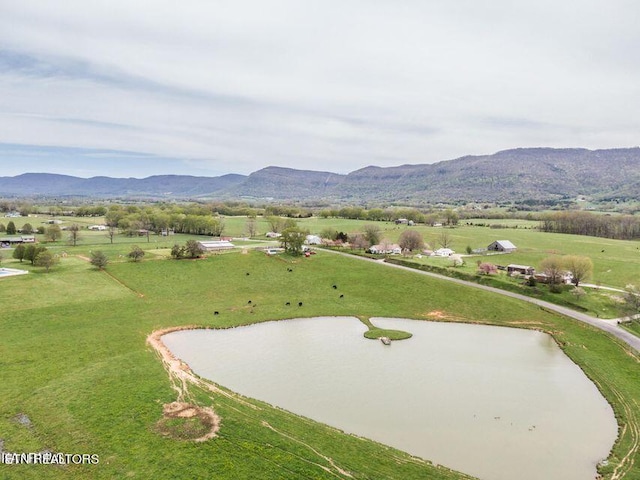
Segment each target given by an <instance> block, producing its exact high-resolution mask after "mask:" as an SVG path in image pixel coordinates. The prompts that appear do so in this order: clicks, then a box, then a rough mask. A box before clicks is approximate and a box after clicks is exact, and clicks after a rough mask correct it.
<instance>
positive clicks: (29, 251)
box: [24, 244, 47, 265]
mask: <svg viewBox="0 0 640 480" xmlns="http://www.w3.org/2000/svg"><path fill="white" fill-rule="evenodd" d="M46 249H47V247H43V246H41V245H33V244H31V245H27V246H26V247H25V249H24V259H25V260H29V261H30V262H31V265H33V264H34V262H35V261H36V257H37V256H38V254H39V253H41V252H44V251H45V250H46Z"/></svg>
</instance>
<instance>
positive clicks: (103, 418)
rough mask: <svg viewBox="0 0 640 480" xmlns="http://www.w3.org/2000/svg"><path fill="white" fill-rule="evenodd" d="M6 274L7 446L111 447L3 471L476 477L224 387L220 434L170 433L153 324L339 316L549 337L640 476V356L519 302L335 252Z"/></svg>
mask: <svg viewBox="0 0 640 480" xmlns="http://www.w3.org/2000/svg"><path fill="white" fill-rule="evenodd" d="M3 265H4V266H9V267H11V266H17V265H18V264H17V263H15V264H14V262H12V261H5V262H3ZM0 282H2V283H1V285H2V288H1V289H0V304H2V305H3V307H4V308H3V315H2V318H1V319H0V326H1V327H2V331H3V335H2V336H1V337H0V353H1V354H0V366H1V368H2V382H0V438H1V439H2V440H3V448H4V450H5V451H10V452H30V451H41V450H44V449H50V450H52V451H55V452H67V453H95V454H99V455H100V463H99V464H97V465H71V466H66V467H53V466H0V476H2V477H3V478H8V479H25V478H27V479H30V478H34V479H35V478H38V479H41V478H44V479H47V478H52V479H58V478H61V479H72V478H73V479H76V478H81V479H82V478H86V479H111V478H126V477H134V478H135V477H138V478H167V479H168V478H187V477H188V478H222V479H224V478H229V479H237V478H265V479H266V478H269V479H271V478H273V479H279V478H283V479H284V478H335V477H336V476H338V477H342V476H344V475H343V474H342V473H340V471H347V472H350V474H351V475H352V476H353V477H354V478H402V479H405V478H430V479H461V478H466V477H465V476H464V475H463V474H460V473H456V472H451V471H449V470H446V469H444V468H437V467H434V466H431V465H429V464H428V463H427V462H423V461H419V460H416V459H413V458H411V457H410V456H408V455H406V454H404V453H402V452H399V451H397V450H394V449H391V448H388V447H385V446H382V445H379V444H376V443H374V442H370V441H366V440H363V439H359V438H356V437H353V436H349V435H345V434H343V433H341V432H340V431H338V430H335V429H332V428H329V427H326V426H323V425H320V424H318V423H316V422H313V421H311V420H308V419H304V418H301V417H298V416H295V415H291V414H289V413H287V412H284V411H282V410H280V409H275V408H272V407H270V406H269V405H266V404H264V403H262V402H259V401H256V400H250V399H245V398H242V397H240V396H237V395H234V394H231V393H229V392H226V391H225V390H224V389H223V391H224V392H226V393H227V395H225V394H221V393H216V392H214V393H212V392H210V391H207V390H205V389H203V388H199V387H193V388H192V389H191V390H190V392H191V401H194V402H197V403H198V404H200V405H202V406H213V408H214V409H215V411H216V413H217V414H218V415H220V417H221V418H222V423H221V429H220V432H219V436H218V438H216V439H214V440H210V441H207V442H204V443H192V442H185V441H179V440H174V439H171V438H165V437H163V436H161V435H159V434H158V433H157V424H158V422H159V421H160V420H161V418H162V406H163V404H165V403H169V402H172V401H174V400H176V394H175V392H174V391H173V390H172V388H171V383H170V381H169V378H168V376H167V373H166V371H165V370H164V369H163V366H162V364H161V362H160V361H159V359H158V357H157V354H156V353H155V352H154V351H153V350H152V349H150V348H149V347H148V346H147V345H146V343H145V340H146V337H147V336H148V335H149V333H151V332H152V331H154V330H157V329H160V328H168V327H172V326H179V325H200V326H207V327H232V326H237V325H245V324H251V323H256V322H261V321H266V320H273V319H287V318H295V317H311V316H330V315H348V316H365V317H374V316H378V317H406V318H413V319H416V320H429V319H431V320H440V321H463V322H474V323H490V324H495V325H506V326H514V327H519V328H536V329H539V330H544V331H548V332H551V333H552V334H553V335H554V337H555V338H556V340H557V342H558V343H559V344H560V345H561V346H562V348H563V349H564V350H565V352H566V353H567V354H568V355H569V356H570V357H571V358H572V359H574V361H576V362H577V363H578V364H579V365H580V366H581V367H582V368H583V370H584V371H585V372H586V373H587V375H589V376H590V377H591V378H592V379H593V380H594V381H595V382H596V383H597V385H598V386H599V388H600V389H601V391H602V392H603V394H604V395H605V396H606V397H607V399H608V400H609V401H610V402H611V403H612V405H613V407H614V410H615V412H616V415H617V416H618V420H619V423H620V425H621V427H622V428H621V436H620V438H619V440H618V442H617V444H616V446H615V449H614V451H613V453H612V456H611V457H610V463H609V466H608V467H606V471H605V472H604V473H605V478H612V479H613V478H626V479H638V478H640V461H639V460H640V459H639V458H638V452H637V448H638V441H639V439H638V436H639V433H638V432H639V431H640V407H639V406H638V399H640V382H638V381H637V379H638V376H639V375H638V374H639V373H640V366H639V360H638V356H637V355H635V354H632V353H631V352H629V351H628V350H627V349H625V348H624V347H623V346H622V345H620V344H619V343H618V342H617V341H616V340H614V339H612V338H611V337H609V336H607V335H606V334H604V333H602V332H600V331H597V330H595V329H593V328H591V327H589V326H586V325H583V324H581V323H578V322H575V321H572V320H569V319H566V318H562V317H559V316H556V315H553V314H551V313H548V312H545V311H543V310H540V309H539V308H537V307H534V306H532V305H528V304H523V303H522V302H518V301H516V300H513V299H508V298H499V297H496V296H494V295H491V294H490V293H487V292H483V291H479V290H475V289H470V288H466V287H462V286H457V285H450V284H448V283H445V282H439V281H437V280H434V279H431V278H427V277H423V276H420V275H416V274H412V273H411V272H404V271H396V270H395V269H383V268H382V267H380V266H378V265H375V264H371V265H370V264H368V263H365V262H361V261H357V260H352V259H349V258H343V257H341V256H337V255H332V254H327V253H322V252H321V253H319V254H318V255H315V256H312V257H311V258H301V259H287V258H278V257H267V256H265V255H263V254H259V253H249V254H239V253H234V254H226V255H219V256H214V257H211V258H208V259H204V260H195V261H187V260H184V261H173V260H157V261H149V260H147V259H145V261H143V262H142V263H138V264H134V263H130V262H125V261H124V260H123V259H120V260H119V261H116V262H114V263H113V264H111V265H109V267H108V268H107V272H102V271H97V270H95V269H93V268H91V267H90V266H89V265H88V264H87V263H86V262H84V261H82V260H80V259H78V258H76V257H72V256H70V257H67V258H63V259H62V260H61V264H60V265H59V266H57V267H55V269H54V270H53V271H52V272H51V273H49V274H46V273H43V271H41V270H40V269H34V270H33V273H31V274H29V275H24V276H21V277H13V278H8V279H3V280H0ZM334 285H335V286H336V288H335V289H334V288H333V286H334ZM340 295H342V297H341V296H340ZM249 300H251V304H249V303H248V301H249ZM287 303H289V305H287ZM299 303H302V306H299ZM214 311H217V312H218V315H214ZM363 341H366V340H364V339H363ZM25 417H26V418H27V419H28V422H26V421H24V419H25ZM634 462H635V463H634ZM618 465H621V467H620V468H619V470H617V471H616V468H617V466H618ZM619 474H622V475H619Z"/></svg>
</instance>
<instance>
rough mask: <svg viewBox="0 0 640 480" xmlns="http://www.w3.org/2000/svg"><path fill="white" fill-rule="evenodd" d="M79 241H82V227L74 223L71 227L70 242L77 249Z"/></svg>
mask: <svg viewBox="0 0 640 480" xmlns="http://www.w3.org/2000/svg"><path fill="white" fill-rule="evenodd" d="M78 240H80V226H79V225H78V224H77V223H74V224H73V225H71V226H70V227H69V242H70V243H71V245H73V246H74V247H75V246H76V245H77V244H78Z"/></svg>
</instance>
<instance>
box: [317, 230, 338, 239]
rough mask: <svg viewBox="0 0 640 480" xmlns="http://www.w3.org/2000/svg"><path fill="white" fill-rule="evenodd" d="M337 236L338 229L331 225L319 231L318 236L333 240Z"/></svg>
mask: <svg viewBox="0 0 640 480" xmlns="http://www.w3.org/2000/svg"><path fill="white" fill-rule="evenodd" d="M337 237H338V230H336V229H335V228H333V227H326V228H324V229H323V230H322V231H321V232H320V238H326V239H327V240H335V239H336V238H337Z"/></svg>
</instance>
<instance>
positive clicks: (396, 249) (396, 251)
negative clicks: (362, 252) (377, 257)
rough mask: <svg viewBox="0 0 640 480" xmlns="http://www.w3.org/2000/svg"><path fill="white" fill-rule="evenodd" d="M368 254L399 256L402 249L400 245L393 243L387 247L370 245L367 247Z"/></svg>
mask: <svg viewBox="0 0 640 480" xmlns="http://www.w3.org/2000/svg"><path fill="white" fill-rule="evenodd" d="M369 252H371V253H374V254H393V255H400V254H401V253H402V248H400V245H397V244H395V243H391V244H387V245H381V244H380V245H371V246H370V247H369Z"/></svg>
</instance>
